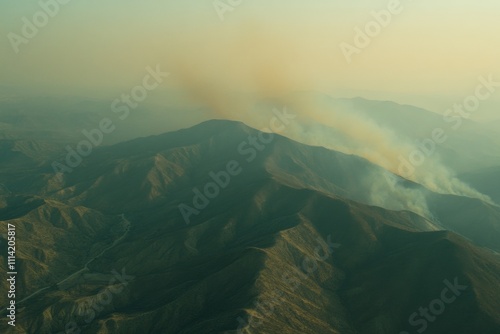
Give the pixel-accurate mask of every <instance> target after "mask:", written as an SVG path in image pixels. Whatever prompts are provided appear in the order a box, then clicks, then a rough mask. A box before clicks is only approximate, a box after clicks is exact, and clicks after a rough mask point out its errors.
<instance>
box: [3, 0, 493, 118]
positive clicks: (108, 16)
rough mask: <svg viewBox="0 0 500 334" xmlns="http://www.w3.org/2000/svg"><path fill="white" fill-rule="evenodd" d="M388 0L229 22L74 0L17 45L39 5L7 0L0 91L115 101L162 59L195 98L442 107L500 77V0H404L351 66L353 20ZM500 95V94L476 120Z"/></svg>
mask: <svg viewBox="0 0 500 334" xmlns="http://www.w3.org/2000/svg"><path fill="white" fill-rule="evenodd" d="M222 2H227V0H224V1H222ZM390 2H391V1H388V0H372V1H368V0H358V1H351V2H348V1H335V0H302V1H298V0H286V1H285V0H252V1H250V0H247V1H245V0H243V1H242V2H241V4H240V5H238V6H236V7H235V8H234V10H233V11H227V12H225V13H224V18H225V19H224V21H222V20H221V19H220V18H219V15H218V13H217V11H216V10H215V9H214V6H213V2H212V1H211V0H190V1H183V2H181V1H178V0H176V1H173V0H163V1H141V2H139V1H130V0H120V1H118V0H108V1H102V0H101V1H97V0H86V1H81V0H80V1H79V0H71V1H69V2H68V3H67V4H64V5H60V8H59V11H58V13H57V14H56V15H55V16H54V17H51V18H50V19H49V20H48V23H47V24H46V25H44V26H43V27H41V28H39V32H38V33H37V35H36V36H35V37H33V38H32V39H28V41H29V42H28V43H27V44H21V45H19V53H17V54H16V53H15V52H14V50H13V48H12V46H11V42H10V41H9V38H8V34H9V33H16V34H18V35H20V36H22V32H21V30H22V28H23V25H24V23H23V21H22V18H23V17H27V18H28V19H29V20H30V21H32V20H33V15H35V14H36V13H37V12H38V11H39V10H40V5H39V4H38V2H36V1H30V2H29V3H25V2H19V1H16V2H14V1H6V0H0V34H1V35H2V38H1V39H0V93H1V90H2V89H4V90H6V91H7V90H14V91H17V92H19V93H20V94H22V93H23V92H30V93H39V94H61V95H65V94H72V95H82V96H88V97H98V98H111V99H112V97H114V96H116V95H117V94H120V93H121V92H123V91H127V90H129V89H130V88H132V87H133V86H135V85H137V84H138V83H140V82H141V80H142V78H143V76H144V73H145V70H144V69H145V68H146V66H152V67H154V66H156V64H160V65H161V68H162V69H164V70H165V71H168V72H171V77H169V79H168V80H167V81H166V82H165V83H164V84H163V85H162V90H166V91H178V90H181V91H185V92H188V93H189V94H192V95H194V96H196V95H197V94H199V93H200V91H203V93H204V94H218V93H220V92H222V91H229V90H230V91H237V92H249V91H250V92H259V94H262V95H272V94H278V93H281V92H285V91H289V90H292V91H293V90H319V91H322V92H326V93H328V94H330V95H332V96H334V97H350V96H363V97H367V98H373V99H384V100H393V101H396V102H400V103H410V104H414V105H417V106H421V107H426V108H428V109H430V110H433V111H437V112H439V111H442V110H443V109H445V108H447V106H448V105H450V104H453V103H455V102H460V101H461V100H462V99H463V98H465V97H466V96H468V95H470V94H472V93H473V92H474V89H475V87H476V86H477V77H478V76H480V75H483V76H487V75H488V74H490V73H493V74H494V75H495V77H496V78H498V80H499V81H500V45H499V43H500V40H499V39H498V36H497V34H498V31H500V20H498V15H499V12H500V2H498V0H481V1H477V0H459V1H440V2H437V1H435V0H419V1H416V0H413V1H411V0H402V1H401V7H402V11H401V13H400V14H397V15H393V16H392V19H391V22H390V24H388V25H387V26H386V27H383V28H382V29H381V32H380V34H378V35H376V36H374V37H373V38H372V40H371V43H370V45H369V46H368V47H366V48H363V49H361V51H360V53H359V54H354V55H353V57H352V62H351V63H350V64H348V63H347V61H346V59H345V57H344V55H343V54H342V52H341V49H340V47H339V46H340V44H341V43H342V42H346V43H350V44H353V45H354V41H353V40H354V36H355V32H354V28H355V27H356V26H358V27H360V28H361V29H363V28H364V27H365V24H366V23H368V22H370V21H372V20H373V17H372V16H371V11H372V10H377V11H378V10H382V9H385V8H387V7H388V4H389V3H390ZM11 36H12V35H11ZM206 87H209V89H208V88H207V90H206V91H204V89H205V88H206ZM165 96H167V95H165ZM499 101H500V92H499V93H498V94H496V97H494V98H492V99H491V100H489V101H487V102H486V103H485V104H484V106H483V107H482V110H481V114H480V115H479V117H480V118H487V117H491V116H492V115H494V113H495V111H494V110H496V109H498V106H500V102H499Z"/></svg>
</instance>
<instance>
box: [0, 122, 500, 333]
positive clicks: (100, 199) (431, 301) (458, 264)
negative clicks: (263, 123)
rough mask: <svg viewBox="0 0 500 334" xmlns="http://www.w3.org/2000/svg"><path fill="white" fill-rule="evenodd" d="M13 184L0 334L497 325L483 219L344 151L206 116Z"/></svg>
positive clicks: (473, 203) (488, 220)
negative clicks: (14, 261)
mask: <svg viewBox="0 0 500 334" xmlns="http://www.w3.org/2000/svg"><path fill="white" fill-rule="evenodd" d="M249 136H250V137H249ZM262 138H264V140H262ZM254 140H257V144H258V145H255V141H254ZM252 143H254V144H252ZM12 175H13V176H11V177H9V176H8V174H0V182H1V183H2V184H3V187H4V188H5V189H8V190H9V191H7V190H6V191H4V192H2V193H0V195H1V197H0V198H1V199H2V201H1V206H0V219H3V220H4V222H2V224H3V223H5V222H8V223H11V224H12V223H13V224H16V226H17V227H18V239H19V240H25V241H24V242H22V241H21V244H20V249H21V251H20V252H19V254H18V257H19V261H20V263H21V268H22V270H20V274H19V279H20V282H22V283H21V284H22V285H24V288H23V289H24V290H21V291H20V295H19V297H18V299H17V300H18V302H19V309H18V312H19V313H18V319H17V325H16V327H15V328H14V329H13V328H10V327H8V326H7V325H6V324H5V322H2V323H1V324H0V331H1V332H2V333H4V332H5V333H60V332H63V331H64V330H65V327H66V329H67V328H68V327H71V328H76V327H77V328H78V329H80V330H81V333H186V334H187V333H200V334H202V333H228V334H229V333H241V332H245V331H246V332H249V333H290V334H292V333H306V334H308V333H311V334H317V333H321V334H323V333H325V334H326V333H342V334H344V333H345V334H349V333H361V334H364V333H367V334H368V333H370V334H372V333H375V334H385V333H404V332H408V333H414V332H417V330H422V329H423V328H424V327H425V332H426V333H431V334H432V333H464V334H465V333H486V334H490V333H491V334H496V333H498V332H499V331H500V299H499V298H498V297H499V296H500V255H499V254H498V253H495V251H494V250H497V251H498V240H500V228H499V226H500V215H499V210H498V208H497V207H495V206H492V205H490V204H487V203H484V202H481V201H480V200H477V199H471V198H467V197H459V196H450V195H441V194H434V193H432V192H430V191H429V190H427V189H425V188H423V187H421V186H420V185H418V184H415V183H412V182H409V181H407V180H404V179H402V178H399V177H397V176H395V175H393V174H390V173H388V172H386V171H384V170H383V169H381V168H380V167H378V166H376V165H373V164H371V163H370V162H368V161H366V160H364V159H362V158H359V157H356V156H350V155H345V154H342V153H338V152H334V151H330V150H327V149H324V148H320V147H310V146H307V145H303V144H300V143H297V142H294V141H291V140H289V139H287V138H284V137H281V136H278V135H275V136H274V138H269V136H268V135H265V134H263V133H260V132H258V131H257V130H254V129H252V128H249V127H247V126H245V125H244V124H242V123H237V122H229V121H209V122H205V123H202V124H200V125H198V126H195V127H192V128H189V129H184V130H179V131H175V132H171V133H166V134H162V135H158V136H151V137H146V138H140V139H136V140H132V141H128V142H123V143H119V144H116V145H112V146H107V147H101V148H99V149H96V150H95V151H94V152H93V153H92V154H91V155H89V156H88V157H85V159H83V160H82V163H81V164H80V165H79V166H77V167H75V168H74V170H73V171H72V172H71V173H65V174H63V175H60V176H61V177H58V176H57V175H55V174H54V172H53V170H52V166H51V161H47V162H46V163H44V164H42V165H41V166H39V167H34V168H33V170H32V173H30V175H22V174H15V173H14V174H12ZM377 180H378V181H377ZM375 181H377V182H375ZM380 181H382V182H380ZM13 189H15V191H16V194H13V193H11V192H10V191H12V190H13ZM2 194H3V195H2ZM381 194H382V195H381ZM379 195H380V196H379ZM398 196H399V197H398ZM422 200H423V202H422ZM420 204H423V207H419V205H420ZM418 208H420V209H422V210H421V211H422V212H418V213H417V212H416V211H419V210H417V209H418ZM443 229H448V230H454V231H456V232H458V233H460V234H462V235H463V236H465V237H466V238H468V239H470V240H467V239H466V238H464V237H462V236H460V235H457V234H456V233H454V232H450V231H445V230H443ZM28 235H29V236H28ZM1 240H2V241H1V242H2V244H3V245H5V239H1ZM27 240H32V242H31V243H28V242H27ZM47 245H50V246H47ZM479 246H483V247H488V248H481V247H479ZM3 254H5V252H3ZM0 261H1V262H0V268H1V269H2V270H5V269H6V268H5V265H6V262H5V258H4V257H2V258H0ZM28 282H29V283H28ZM2 284H4V285H5V284H6V283H2ZM4 287H5V286H2V288H4ZM5 305H6V299H5V296H4V294H2V295H1V296H0V306H1V307H2V308H4V307H5ZM422 307H425V308H426V309H427V311H425V312H431V314H427V316H426V315H424V313H422V312H423V311H422V310H421V308H422ZM429 310H430V311H429Z"/></svg>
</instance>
